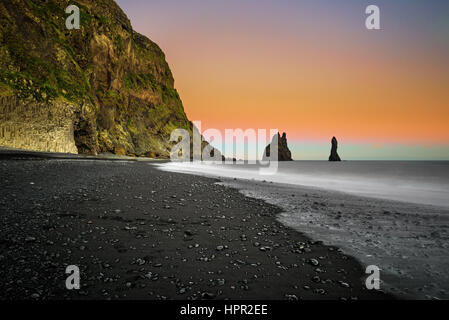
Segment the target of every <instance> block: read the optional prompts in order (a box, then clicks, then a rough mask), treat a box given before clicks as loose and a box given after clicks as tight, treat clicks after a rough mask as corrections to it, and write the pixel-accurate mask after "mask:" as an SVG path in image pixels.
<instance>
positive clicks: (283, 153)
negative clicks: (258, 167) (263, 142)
mask: <svg viewBox="0 0 449 320" xmlns="http://www.w3.org/2000/svg"><path fill="white" fill-rule="evenodd" d="M276 139H277V144H278V147H277V152H278V161H292V160H293V159H292V153H291V151H290V149H289V148H288V144H287V135H286V133H285V132H284V133H283V134H282V137H281V135H280V134H279V133H278V134H277V137H276V135H275V136H273V138H272V140H271V143H270V144H269V145H268V146H267V147H266V148H265V152H264V154H263V160H269V158H270V156H271V152H272V149H273V150H274V149H275V148H272V146H273V145H275V143H276V141H275V140H276Z"/></svg>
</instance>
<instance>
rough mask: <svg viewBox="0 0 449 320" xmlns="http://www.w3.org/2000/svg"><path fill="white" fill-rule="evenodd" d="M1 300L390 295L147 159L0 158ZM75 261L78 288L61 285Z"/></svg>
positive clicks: (257, 205) (246, 205)
mask: <svg viewBox="0 0 449 320" xmlns="http://www.w3.org/2000/svg"><path fill="white" fill-rule="evenodd" d="M0 176H1V177H2V181H3V189H4V194H5V196H4V198H3V199H2V200H1V201H0V208H1V210H2V211H3V212H5V214H4V215H2V217H1V220H2V221H1V222H2V223H1V228H2V230H1V234H2V235H3V238H2V239H1V241H0V244H1V246H2V254H1V257H0V258H1V261H2V270H1V274H0V276H1V277H2V278H3V279H6V280H5V281H4V282H3V283H2V284H0V286H1V290H0V292H2V297H0V298H1V299H8V300H9V299H12V300H15V299H38V300H41V299H155V300H165V299H183V300H184V299H192V300H195V299H218V300H222V299H250V300H254V299H266V300H285V299H287V300H296V299H394V297H393V296H392V295H389V294H385V293H382V292H380V291H377V292H376V291H368V290H367V289H366V288H365V287H364V277H366V275H365V274H364V270H363V268H362V267H361V265H360V263H359V262H358V261H356V260H355V259H354V258H353V257H351V256H348V255H346V254H344V253H342V252H341V250H339V249H338V248H337V247H335V246H326V245H323V244H322V243H321V242H319V241H314V240H311V239H310V238H308V237H306V236H305V235H303V234H302V233H299V232H297V231H296V230H294V229H292V228H289V227H286V226H284V225H283V224H281V223H280V222H279V221H278V220H277V219H276V217H277V215H278V214H279V213H281V210H280V209H279V208H278V207H277V206H273V205H270V204H267V203H266V202H264V201H261V200H257V199H252V198H249V197H246V196H244V195H243V194H241V193H240V192H239V191H238V190H236V189H233V188H228V187H224V186H220V185H218V184H217V182H218V180H217V179H213V178H212V179H211V178H205V177H200V176H194V175H187V174H179V173H168V172H163V171H161V170H158V169H156V168H155V167H154V166H149V165H148V162H139V161H134V162H120V161H114V162H110V161H92V162H85V161H77V160H59V159H42V161H29V160H0ZM71 264H75V265H79V266H80V270H81V275H82V276H81V290H79V291H69V290H66V289H65V288H64V281H65V278H66V275H65V272H64V271H65V267H66V266H67V265H71Z"/></svg>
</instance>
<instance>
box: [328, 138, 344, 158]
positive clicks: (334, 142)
mask: <svg viewBox="0 0 449 320" xmlns="http://www.w3.org/2000/svg"><path fill="white" fill-rule="evenodd" d="M331 143H332V147H331V154H330V156H329V161H341V159H340V156H339V155H338V153H337V148H338V141H337V139H336V138H335V137H333V138H332V141H331Z"/></svg>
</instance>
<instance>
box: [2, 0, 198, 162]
mask: <svg viewBox="0 0 449 320" xmlns="http://www.w3.org/2000/svg"><path fill="white" fill-rule="evenodd" d="M68 5H76V6H78V7H79V8H80V13H81V28H80V29H79V30H76V29H73V30H68V29H67V28H66V27H65V20H66V18H67V16H68V15H67V14H66V13H65V8H66V7H67V6H68ZM10 96H14V97H17V98H18V99H20V101H22V102H23V104H24V105H27V104H29V103H35V104H38V105H39V104H45V105H47V106H48V105H50V106H52V105H54V107H55V108H57V107H58V105H59V104H58V103H56V102H61V101H63V102H65V103H68V104H71V105H73V107H74V113H73V119H72V121H73V132H74V133H73V134H74V139H75V143H76V147H77V148H78V151H79V152H80V153H98V152H107V151H110V152H114V150H116V149H117V148H119V149H121V150H123V149H124V150H125V151H126V153H127V154H135V155H144V154H157V155H159V156H162V157H166V156H168V153H169V150H170V148H171V144H170V143H169V141H168V140H169V136H170V132H171V130H172V129H174V128H185V129H187V130H189V131H191V130H192V128H191V123H190V122H189V121H188V119H187V116H186V114H185V112H184V109H183V106H182V102H181V100H180V98H179V95H178V93H177V91H176V90H175V88H174V79H173V76H172V73H171V71H170V69H169V66H168V64H167V62H166V61H165V55H164V53H163V52H162V50H161V49H160V48H159V47H158V46H157V45H156V44H155V43H154V42H152V41H151V40H149V39H148V38H146V37H145V36H143V35H141V34H138V33H137V32H135V31H133V29H132V27H131V23H130V21H129V20H128V18H127V17H126V15H125V14H124V13H123V11H122V10H121V9H120V8H119V7H118V5H117V4H116V3H115V2H114V1H113V0H77V1H72V0H70V1H64V0H2V1H1V2H0V98H2V97H3V98H5V97H10ZM10 111H11V110H10ZM11 112H14V110H12V111H11ZM1 121H2V118H1V117H0V126H1V125H2V123H1ZM54 121H58V119H54ZM29 134H30V136H32V134H33V133H32V132H30V133H29Z"/></svg>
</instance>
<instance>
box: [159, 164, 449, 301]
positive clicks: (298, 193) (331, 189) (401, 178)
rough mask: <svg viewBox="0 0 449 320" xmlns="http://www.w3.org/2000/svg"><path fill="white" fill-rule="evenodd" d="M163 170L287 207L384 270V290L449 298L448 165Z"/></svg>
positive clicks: (321, 236) (292, 219)
mask: <svg viewBox="0 0 449 320" xmlns="http://www.w3.org/2000/svg"><path fill="white" fill-rule="evenodd" d="M157 166H158V167H159V168H160V169H162V170H166V171H173V172H181V173H188V174H198V175H203V176H209V177H216V178H219V179H220V180H221V181H222V182H221V183H222V184H225V185H228V186H230V187H234V188H237V189H239V190H240V191H241V192H242V193H244V194H245V195H247V196H250V197H254V198H259V199H263V200H265V201H267V202H269V203H271V204H275V205H277V206H279V207H281V208H282V209H283V210H284V212H283V213H281V214H280V215H279V216H278V220H279V221H280V222H282V223H283V224H285V225H287V226H289V227H291V228H294V229H296V230H298V231H299V232H302V233H304V234H306V235H308V236H309V237H311V238H312V239H315V240H320V241H323V242H324V243H326V244H329V245H335V246H338V247H340V248H341V249H343V250H344V251H345V252H346V253H348V254H350V255H352V256H354V257H356V258H357V259H358V260H359V261H360V262H361V264H362V266H365V267H366V266H368V265H376V266H378V267H379V268H380V269H381V270H382V271H381V273H382V277H381V282H382V288H383V289H384V290H386V291H389V292H393V293H396V294H398V295H400V296H404V297H414V298H423V299H433V298H444V299H448V298H449V275H447V274H446V272H447V270H449V162H448V161H343V162H327V161H292V162H279V163H278V170H277V172H276V173H275V174H274V175H260V171H259V168H260V166H259V165H249V164H207V163H181V162H178V163H175V162H169V163H164V164H158V165H157Z"/></svg>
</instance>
